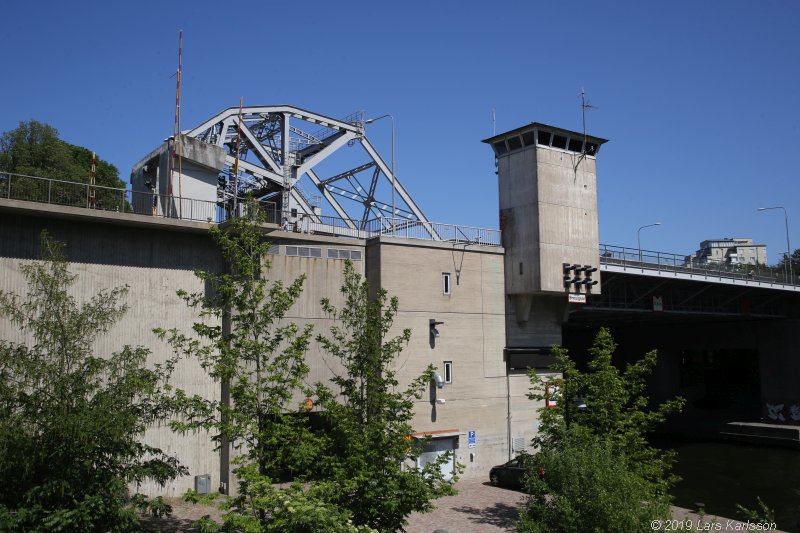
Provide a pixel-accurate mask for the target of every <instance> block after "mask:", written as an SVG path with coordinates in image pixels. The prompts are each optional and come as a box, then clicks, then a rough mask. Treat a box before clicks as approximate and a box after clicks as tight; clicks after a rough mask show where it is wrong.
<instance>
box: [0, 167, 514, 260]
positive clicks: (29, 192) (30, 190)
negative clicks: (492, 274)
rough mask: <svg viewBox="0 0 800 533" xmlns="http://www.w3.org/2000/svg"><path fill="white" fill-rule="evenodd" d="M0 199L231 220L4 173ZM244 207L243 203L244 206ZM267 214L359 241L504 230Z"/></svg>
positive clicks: (470, 239)
mask: <svg viewBox="0 0 800 533" xmlns="http://www.w3.org/2000/svg"><path fill="white" fill-rule="evenodd" d="M92 192H94V195H92V194H91V193H92ZM0 198H8V199H12V200H24V201H29V202H39V203H46V204H54V205H64V206H70V207H81V208H87V209H93V210H97V211H114V212H120V213H131V214H136V215H143V216H152V217H163V218H173V219H179V220H192V221H201V222H209V223H214V224H221V223H223V222H225V221H226V220H228V219H229V218H230V217H231V210H230V209H229V208H228V207H225V206H223V205H221V204H220V203H218V202H215V201H210V200H197V199H194V198H185V197H179V196H172V195H166V194H158V193H151V192H142V191H132V190H128V189H123V188H116V187H105V186H101V185H89V184H88V183H84V182H79V181H69V180H58V179H53V178H41V177H37V176H27V175H24V174H14V173H2V172H0ZM92 198H94V201H92ZM243 205H244V204H243V203H240V204H239V208H242V206H243ZM265 213H266V215H267V222H268V223H270V224H277V225H279V226H281V227H282V228H283V229H285V230H287V231H294V232H297V233H316V234H322V235H332V236H337V237H351V238H358V239H368V238H370V237H376V236H390V237H404V238H407V239H423V240H441V241H445V242H454V243H461V244H481V245H486V246H500V245H501V240H500V231H499V230H494V229H486V228H476V227H471V226H456V225H453V224H443V223H439V222H422V221H419V220H406V219H399V218H396V219H389V218H376V219H372V220H367V221H366V222H364V223H363V224H362V223H361V222H360V221H356V220H348V219H343V218H338V217H330V216H324V215H312V214H300V215H297V214H295V215H294V216H293V215H292V214H291V213H290V212H279V211H277V210H276V209H275V208H274V207H272V208H270V207H267V208H266V209H265Z"/></svg>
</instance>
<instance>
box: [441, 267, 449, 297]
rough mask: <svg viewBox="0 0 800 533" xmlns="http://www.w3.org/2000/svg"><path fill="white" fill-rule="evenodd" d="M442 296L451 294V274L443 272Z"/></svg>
mask: <svg viewBox="0 0 800 533" xmlns="http://www.w3.org/2000/svg"><path fill="white" fill-rule="evenodd" d="M442 294H450V272H442Z"/></svg>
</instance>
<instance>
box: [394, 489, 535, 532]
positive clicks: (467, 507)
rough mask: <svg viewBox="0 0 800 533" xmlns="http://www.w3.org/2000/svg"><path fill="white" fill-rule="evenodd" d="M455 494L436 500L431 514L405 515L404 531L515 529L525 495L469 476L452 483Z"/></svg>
mask: <svg viewBox="0 0 800 533" xmlns="http://www.w3.org/2000/svg"><path fill="white" fill-rule="evenodd" d="M456 488H457V489H458V495H457V496H445V497H444V498H440V499H439V500H438V501H437V507H436V509H435V510H434V511H433V512H431V513H426V514H419V513H414V514H412V515H411V516H410V517H409V520H408V526H406V531H407V532H408V533H431V532H433V531H436V530H437V529H441V530H444V531H447V532H448V533H473V532H474V533H493V532H497V531H516V528H515V527H514V525H515V524H516V522H517V520H518V518H519V511H518V509H519V507H520V505H521V504H522V502H523V500H524V499H525V494H523V493H521V492H517V491H515V490H510V489H501V488H498V487H492V486H491V485H489V483H488V481H484V480H480V479H478V480H476V479H469V480H463V481H459V482H458V483H457V484H456Z"/></svg>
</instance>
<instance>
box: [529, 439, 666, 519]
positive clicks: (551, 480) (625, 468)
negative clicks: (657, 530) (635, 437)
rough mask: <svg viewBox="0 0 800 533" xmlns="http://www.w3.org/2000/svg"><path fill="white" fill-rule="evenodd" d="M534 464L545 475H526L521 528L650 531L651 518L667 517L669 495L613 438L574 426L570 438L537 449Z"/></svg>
mask: <svg viewBox="0 0 800 533" xmlns="http://www.w3.org/2000/svg"><path fill="white" fill-rule="evenodd" d="M536 468H537V470H538V471H540V472H542V477H540V476H539V475H528V476H527V478H526V489H527V492H528V493H529V495H530V496H529V497H528V501H527V503H526V507H525V510H524V512H523V513H522V514H521V520H520V522H519V524H518V530H519V531H520V532H521V533H548V532H550V531H561V532H564V533H573V532H574V533H584V532H588V531H593V532H598V533H605V532H607V531H651V530H652V528H651V527H650V523H651V521H652V520H653V519H657V518H661V519H663V518H666V517H669V513H670V505H669V498H668V497H667V496H665V495H663V494H660V493H659V492H658V490H657V487H656V486H655V485H654V484H653V483H650V482H648V481H647V480H645V479H644V478H643V477H642V476H641V475H639V474H637V473H636V469H635V468H634V467H633V466H632V465H631V460H630V459H629V458H628V456H627V455H624V454H619V452H618V451H617V450H616V449H615V446H614V443H613V442H612V441H611V440H610V439H606V438H602V437H600V438H598V437H596V436H592V435H589V434H587V433H586V432H584V431H579V430H578V428H576V427H570V430H569V443H568V444H565V445H562V446H560V447H550V448H546V449H544V450H543V451H541V452H540V453H539V454H537V457H536ZM539 469H541V470H539Z"/></svg>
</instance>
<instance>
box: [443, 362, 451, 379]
mask: <svg viewBox="0 0 800 533" xmlns="http://www.w3.org/2000/svg"><path fill="white" fill-rule="evenodd" d="M444 382H445V383H452V382H453V362H452V361H445V362H444Z"/></svg>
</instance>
